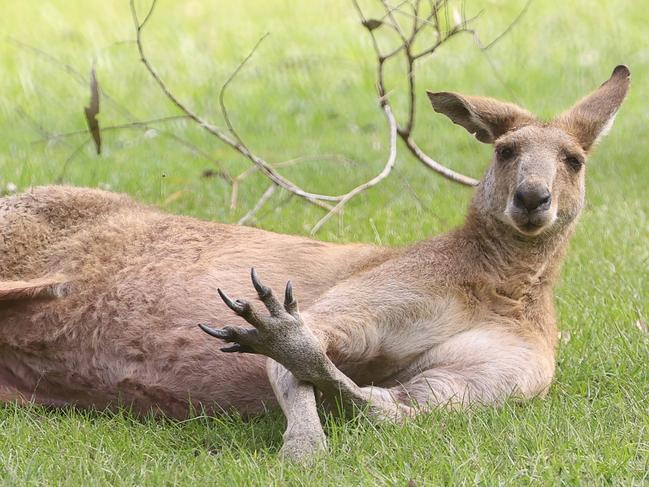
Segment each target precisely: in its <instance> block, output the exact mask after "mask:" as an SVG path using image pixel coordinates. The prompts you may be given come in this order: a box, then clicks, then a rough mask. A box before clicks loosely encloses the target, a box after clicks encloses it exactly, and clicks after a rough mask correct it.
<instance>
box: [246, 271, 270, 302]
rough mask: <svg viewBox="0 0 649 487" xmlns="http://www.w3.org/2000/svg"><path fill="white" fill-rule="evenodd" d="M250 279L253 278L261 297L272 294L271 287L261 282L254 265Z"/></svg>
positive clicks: (253, 283)
mask: <svg viewBox="0 0 649 487" xmlns="http://www.w3.org/2000/svg"><path fill="white" fill-rule="evenodd" d="M250 279H251V280H252V285H253V286H255V289H256V290H257V294H258V295H259V297H260V298H265V297H266V296H268V295H269V294H270V289H269V288H268V287H266V286H264V285H263V284H262V283H261V281H260V280H259V276H258V275H257V271H255V268H254V267H252V268H251V269H250Z"/></svg>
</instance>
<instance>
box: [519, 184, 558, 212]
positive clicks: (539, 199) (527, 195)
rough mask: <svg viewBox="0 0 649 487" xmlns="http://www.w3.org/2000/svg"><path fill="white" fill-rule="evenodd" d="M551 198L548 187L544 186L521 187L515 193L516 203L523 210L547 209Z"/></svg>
mask: <svg viewBox="0 0 649 487" xmlns="http://www.w3.org/2000/svg"><path fill="white" fill-rule="evenodd" d="M551 200H552V196H551V195H550V192H549V191H548V189H547V188H542V187H534V188H530V187H519V188H518V189H517V190H516V193H514V205H515V206H516V207H517V208H520V209H521V210H527V211H537V210H539V211H541V210H547V209H548V208H549V206H550V201H551Z"/></svg>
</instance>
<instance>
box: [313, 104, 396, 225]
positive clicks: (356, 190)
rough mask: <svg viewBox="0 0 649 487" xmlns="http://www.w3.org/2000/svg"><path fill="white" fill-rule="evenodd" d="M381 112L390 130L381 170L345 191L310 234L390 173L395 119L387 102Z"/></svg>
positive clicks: (392, 163) (392, 162) (394, 160)
mask: <svg viewBox="0 0 649 487" xmlns="http://www.w3.org/2000/svg"><path fill="white" fill-rule="evenodd" d="M383 112H384V113H385V116H386V118H387V120H388V125H389V130H390V149H389V151H388V158H387V160H386V162H385V166H383V170H381V172H380V173H379V174H377V175H376V176H374V177H373V178H372V179H370V180H369V181H366V182H365V183H363V184H360V185H358V186H356V187H355V188H354V189H352V190H351V191H350V192H349V193H347V194H346V195H345V197H344V198H343V199H342V200H340V202H339V203H338V204H337V205H336V206H334V207H333V208H332V209H331V211H329V213H327V214H326V215H325V216H323V217H322V218H321V219H320V220H319V221H318V222H317V223H316V224H315V225H314V226H313V228H312V229H311V235H314V234H315V233H317V232H318V230H320V228H321V227H322V225H324V224H325V223H327V221H329V219H330V218H331V217H332V216H333V215H335V214H336V213H338V212H339V211H340V209H341V208H342V207H343V206H344V205H345V204H346V203H347V202H348V201H349V200H351V199H352V198H353V197H354V196H356V195H357V194H359V193H361V192H363V191H365V190H366V189H369V188H371V187H372V186H376V185H377V184H378V183H380V182H381V181H383V180H384V179H385V178H387V177H388V176H389V175H390V172H391V171H392V168H394V164H395V163H396V161H397V121H396V120H395V119H394V115H393V114H392V109H391V108H390V105H388V104H385V105H383Z"/></svg>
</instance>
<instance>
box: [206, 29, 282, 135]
mask: <svg viewBox="0 0 649 487" xmlns="http://www.w3.org/2000/svg"><path fill="white" fill-rule="evenodd" d="M269 35H270V33H269V32H266V33H265V34H264V35H263V36H261V37H260V38H259V40H258V41H257V43H256V44H255V45H254V46H253V48H252V49H251V50H250V52H249V53H248V55H247V56H246V57H245V58H243V60H242V61H241V62H240V63H239V65H238V66H237V67H236V69H235V70H234V71H232V73H230V76H228V78H227V79H226V80H225V83H223V85H221V90H220V91H219V105H221V113H222V114H223V119H224V120H225V124H226V125H227V126H228V130H229V131H230V133H231V134H232V136H233V137H234V138H235V139H237V142H239V143H240V144H241V145H244V143H243V141H242V140H241V137H239V134H238V133H237V131H236V130H235V129H234V126H233V125H232V122H231V121H230V114H229V112H228V108H227V107H226V105H225V92H226V91H227V89H228V86H230V83H232V81H233V80H234V78H236V76H237V74H239V71H241V69H242V68H243V67H244V66H245V65H246V63H247V62H248V61H249V60H250V58H252V56H253V55H254V54H255V52H256V51H257V48H258V47H259V46H260V45H261V43H262V42H264V39H266V37H268V36H269Z"/></svg>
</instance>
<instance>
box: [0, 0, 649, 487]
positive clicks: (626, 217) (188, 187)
mask: <svg viewBox="0 0 649 487" xmlns="http://www.w3.org/2000/svg"><path fill="white" fill-rule="evenodd" d="M394 3H396V2H394ZM2 6H3V8H2V15H1V16H0V32H2V34H3V38H2V40H1V41H0V72H1V73H2V74H1V75H0V134H1V135H0V186H1V187H2V188H6V185H7V183H12V184H15V185H16V186H17V188H18V190H23V189H25V188H26V187H28V186H30V185H35V184H46V183H52V182H54V181H56V180H61V181H63V182H65V183H69V184H74V185H79V186H93V187H96V186H102V187H106V186H109V187H111V188H112V189H113V190H115V191H122V192H126V193H129V194H130V195H132V196H134V197H135V198H137V199H140V200H143V201H147V202H151V203H154V204H156V205H158V206H160V207H162V208H164V209H165V210H167V211H170V212H174V213H180V214H187V215H193V216H197V217H200V218H205V219H216V220H220V221H229V222H236V221H237V220H238V219H239V218H240V217H241V216H242V215H243V214H245V212H246V211H247V210H248V209H249V208H250V207H251V206H252V205H253V204H254V202H255V201H256V199H257V198H258V197H259V196H260V195H261V194H262V193H263V191H264V190H265V188H266V186H267V183H266V181H265V180H264V179H263V178H261V177H258V176H253V177H250V178H248V179H247V180H246V181H245V182H244V184H243V185H242V188H241V190H240V193H241V194H240V199H239V205H238V207H237V208H236V209H235V210H231V209H230V204H229V202H230V194H229V188H228V187H227V186H226V185H225V184H224V183H223V182H221V181H219V180H218V179H217V178H205V177H202V176H201V175H202V173H203V172H204V171H205V170H207V169H214V168H215V164H216V163H215V162H214V161H215V160H216V161H218V163H219V164H220V165H221V167H223V168H226V169H227V170H229V171H233V173H236V172H237V171H240V170H243V169H244V168H245V167H247V163H246V162H245V161H244V160H242V159H241V158H240V157H238V156H236V155H235V154H233V153H232V152H231V151H229V150H228V149H227V148H225V147H224V146H222V145H220V144H219V143H218V142H216V141H215V140H213V139H212V138H210V137H209V136H208V135H207V134H206V133H205V132H204V131H201V130H200V129H198V128H196V127H194V126H192V125H191V124H190V123H187V122H185V121H173V122H168V123H166V124H163V125H158V126H157V129H158V130H157V131H154V130H142V129H128V130H122V131H112V132H105V133H104V153H103V154H102V156H101V157H98V156H97V155H96V154H95V153H94V150H93V147H92V146H91V145H90V144H85V145H81V144H83V142H84V140H86V138H87V135H83V134H82V135H78V136H74V137H69V138H64V139H57V140H54V141H49V142H43V141H42V138H43V134H44V133H46V132H49V133H63V132H69V131H75V130H83V129H84V128H85V126H86V125H85V120H84V115H83V107H84V106H85V105H86V104H87V102H88V86H87V74H88V72H89V70H90V67H91V65H92V63H93V59H94V60H95V62H96V70H97V76H98V78H99V81H100V83H101V85H102V87H103V88H104V90H105V92H107V93H108V94H109V96H110V99H106V98H104V99H102V112H101V115H100V122H101V124H102V125H103V126H108V125H111V124H117V123H123V122H129V121H132V120H134V119H136V118H137V119H141V120H146V119H151V118H157V117H162V116H167V115H176V114H178V112H177V111H176V110H175V109H174V108H173V106H170V104H169V103H168V102H167V101H166V99H165V98H164V96H163V95H162V94H161V93H160V91H159V90H158V89H157V87H156V86H155V85H154V83H153V82H152V80H151V79H150V78H149V77H148V75H147V73H146V72H145V71H144V68H143V66H142V65H141V64H140V62H139V60H138V57H137V53H136V49H135V46H134V44H133V43H131V42H123V41H128V40H129V39H133V37H134V34H133V25H132V22H131V19H130V14H129V9H128V3H127V2H126V1H125V0H122V1H119V2H106V1H99V0H86V1H80V0H52V1H48V2H41V1H36V0H26V1H22V2H17V1H12V2H9V1H5V2H2ZM523 6H524V2H522V1H519V0H517V1H505V0H467V2H466V6H465V7H466V9H467V15H469V16H470V15H471V14H474V13H477V12H478V11H480V10H483V13H482V16H481V17H480V18H479V19H478V20H477V21H476V24H475V27H476V29H477V30H478V31H479V32H480V34H481V37H482V38H483V40H484V41H489V40H490V39H493V38H494V37H495V36H496V35H498V33H499V32H500V31H501V30H502V29H503V28H504V27H506V26H507V25H508V24H509V22H510V21H511V19H512V18H514V17H515V16H516V14H517V12H518V11H520V9H521V8H522V7H523ZM141 7H142V8H145V7H146V4H145V2H142V4H141ZM647 25H649V9H647V8H646V6H644V5H642V2H634V1H631V0H626V1H625V0H609V1H606V2H604V1H593V0H575V1H571V2H562V3H561V4H560V5H558V4H557V3H556V2H552V1H550V0H533V2H532V3H531V5H530V7H529V9H528V10H527V12H526V14H525V15H524V17H523V18H522V19H521V20H520V22H518V23H517V24H516V25H515V26H514V28H513V29H512V30H511V31H510V32H509V33H508V34H507V36H505V37H504V38H502V39H501V40H500V41H499V42H498V43H497V44H495V45H494V46H493V47H492V48H491V49H490V50H489V51H488V52H487V53H486V54H485V53H484V52H481V51H480V50H478V49H477V48H476V47H475V45H474V44H473V41H472V39H471V38H470V37H469V36H458V37H456V38H454V39H453V40H452V41H451V42H449V43H448V44H447V45H445V46H444V47H443V48H442V49H441V50H440V51H438V52H437V53H436V54H435V56H434V57H433V58H431V59H429V60H428V61H427V62H425V63H424V64H422V65H421V70H420V71H419V82H420V87H419V95H423V90H424V89H426V88H428V89H433V90H454V91H462V92H466V93H473V94H485V95H489V96H493V97H497V98H502V99H508V100H511V101H515V102H517V103H520V104H522V105H524V106H526V107H527V108H529V109H530V110H532V111H533V112H535V113H538V114H540V115H541V116H545V117H550V116H552V115H553V114H555V113H557V112H559V111H561V110H562V109H564V108H566V107H567V106H569V105H570V104H571V103H573V102H574V101H575V100H576V99H578V98H579V97H581V96H582V95H584V94H586V93H587V92H588V91H590V90H591V89H593V88H595V87H596V86H598V85H599V83H601V82H603V81H604V80H605V79H607V78H608V76H609V75H610V72H611V70H612V69H613V67H614V66H615V65H616V64H619V63H626V64H628V65H629V66H630V68H631V71H632V77H633V80H634V81H633V84H632V88H631V92H630V95H629V97H628V99H627V101H626V102H625V104H624V105H623V107H622V109H621V111H620V114H619V115H618V117H617V121H616V125H615V126H614V128H613V130H612V133H611V134H610V135H609V136H608V137H607V138H606V139H605V140H604V141H603V142H602V143H601V147H600V148H599V149H597V150H596V152H595V154H594V155H593V157H592V158H591V160H590V162H589V167H588V205H587V208H586V209H585V211H584V214H583V217H582V220H581V224H580V226H579V230H578V232H577V234H576V236H575V238H574V240H573V242H572V244H571V249H570V252H569V256H568V259H567V262H566V264H565V266H564V269H563V274H562V280H561V283H560V286H559V287H558V289H557V293H556V301H557V306H558V313H559V318H560V327H561V329H562V341H561V345H560V350H559V355H558V361H559V364H558V370H557V376H556V381H555V384H554V386H553V388H552V390H551V392H550V394H549V396H548V397H547V398H546V399H545V400H535V401H532V402H531V403H528V404H525V405H516V404H509V405H506V406H505V407H504V408H502V409H498V410H493V409H481V410H475V411H470V412H442V411H438V412H434V413H431V414H429V415H426V416H424V417H420V418H417V419H416V420H413V421H412V422H409V423H408V424H406V425H404V426H394V425H381V426H377V425H373V424H371V423H370V422H368V421H366V420H364V419H362V418H360V419H358V420H356V421H343V420H339V419H332V418H327V419H326V428H325V430H326V432H327V434H328V436H329V442H330V454H329V455H328V456H326V457H324V458H322V459H320V460H319V461H317V462H316V463H315V464H314V465H312V466H310V467H301V466H298V465H292V464H289V463H285V462H282V461H281V460H280V458H279V457H278V456H277V451H278V450H279V447H280V446H281V434H282V430H283V427H284V421H283V419H282V417H281V416H280V415H279V414H276V413H272V414H269V415H267V416H263V417H260V418H256V419H253V420H251V421H247V422H244V421H242V420H240V419H238V418H236V417H224V418H198V419H194V420H190V421H185V422H174V421H159V420H153V419H137V418H133V417H131V416H129V414H128V413H126V412H124V413H121V414H116V415H115V414H101V413H87V412H74V411H64V412H61V411H49V410H44V409H41V408H38V407H31V408H26V409H23V408H16V407H14V406H11V405H9V406H3V407H2V408H0V484H3V485H5V484H6V485H21V486H22V485H45V484H50V485H78V484H85V485H166V484H176V483H178V484H183V483H187V484H189V483H196V484H197V485H201V484H208V485H235V484H241V485H251V484H252V485H286V484H291V485H293V484H295V485H319V484H322V485H407V483H408V481H409V480H410V479H414V480H415V482H416V485H440V484H454V485H455V484H466V485H473V484H484V485H495V484H510V483H512V484H531V483H535V484H536V483H537V482H540V483H541V484H545V485H557V484H570V485H575V484H583V485H594V484H614V485H620V484H624V485H647V484H649V473H648V472H649V406H648V405H649V402H648V401H649V400H648V399H647V397H648V396H649V372H648V371H649V368H648V364H649V333H648V332H647V323H648V322H649V202H648V201H649V200H648V199H647V186H649V163H648V161H647V154H649V137H647V127H649V111H648V110H647V86H648V85H647V81H646V80H647V77H649V47H648V44H647ZM265 32H270V33H271V35H270V36H269V37H268V38H267V39H266V40H265V41H264V43H263V44H262V46H261V47H260V49H259V51H258V52H257V53H256V56H255V58H254V59H253V60H252V62H251V63H250V64H249V65H248V66H247V67H246V69H245V70H244V71H243V72H242V73H241V75H240V77H239V78H238V80H237V82H236V83H235V84H234V85H233V86H232V87H231V91H230V92H229V97H228V100H229V105H230V110H231V113H232V118H233V120H234V122H235V123H236V124H237V127H238V128H239V132H240V133H241V134H244V136H245V138H246V139H247V141H248V142H249V145H250V146H252V147H253V148H254V150H255V151H257V152H258V153H259V154H261V155H263V156H265V157H266V158H267V159H268V160H269V161H271V162H280V161H284V160H288V159H291V158H294V157H297V156H303V155H317V154H340V155H343V156H345V157H346V158H349V159H352V160H353V161H356V162H355V163H352V162H340V161H334V160H313V161H309V162H305V163H302V164H299V165H295V166H292V167H287V168H285V169H282V172H283V174H285V175H286V176H288V177H290V178H291V179H293V180H294V181H296V182H298V183H299V184H301V185H302V186H305V187H307V188H309V189H312V190H316V191H321V192H331V193H333V192H340V191H342V190H344V189H345V188H349V187H351V186H352V185H353V184H354V183H355V182H360V181H362V180H365V179H368V178H369V177H371V176H372V175H373V174H375V173H376V172H378V171H379V170H380V168H381V167H382V164H383V161H384V157H385V151H386V148H387V147H386V142H387V138H386V126H385V121H384V118H383V115H382V113H381V111H380V110H379V109H378V108H377V104H376V100H375V90H374V57H373V53H372V50H371V44H370V42H369V38H368V36H367V33H366V32H365V31H364V30H363V29H362V27H360V26H359V24H358V21H357V17H356V15H355V12H354V10H353V7H352V5H351V3H350V2H347V1H342V0H336V1H332V0H310V1H308V2H307V1H301V2H296V1H290V0H266V1H262V0H245V1H238V2H234V1H227V2H225V1H224V2H207V1H204V2H200V1H198V0H191V1H185V2H171V1H169V0H161V1H160V4H159V5H158V8H157V10H156V13H155V15H154V16H153V17H152V19H151V21H150V23H149V24H148V26H147V30H146V31H145V42H146V45H147V47H148V53H149V56H150V57H151V60H152V61H153V62H154V64H155V65H156V66H157V67H158V69H159V71H160V73H161V75H162V76H163V77H164V78H165V79H166V80H167V82H168V83H169V85H170V86H171V87H172V89H173V90H174V91H175V92H176V93H177V94H178V95H179V96H180V97H181V98H182V99H183V100H185V101H186V102H187V104H189V105H191V106H192V107H194V109H195V110H196V111H197V112H199V113H201V114H203V115H204V116H205V117H207V118H209V119H211V120H213V121H214V122H215V123H222V119H221V117H220V115H219V105H218V93H219V88H220V86H221V84H222V83H223V82H224V80H225V79H226V78H227V76H228V75H229V73H230V72H231V71H232V70H233V69H234V67H235V66H236V65H237V63H238V62H239V60H240V59H241V58H243V57H244V56H245V55H246V54H247V52H248V51H249V50H250V48H251V47H252V46H253V45H254V43H255V42H256V41H257V39H258V38H259V37H260V36H261V35H263V34H264V33H265ZM5 36H7V37H5ZM19 43H24V44H27V45H30V46H33V47H35V48H38V49H42V50H43V51H45V52H46V53H48V54H49V55H51V56H54V57H56V58H58V59H59V60H60V62H57V63H54V62H52V61H51V60H49V59H48V58H46V57H45V56H44V55H43V54H42V53H41V54H38V53H36V52H34V51H33V50H30V49H28V48H25V47H24V46H23V47H20V44H19ZM62 63H63V64H62ZM64 65H65V66H64ZM66 66H67V67H66ZM72 69H73V70H76V71H78V72H80V73H81V78H82V79H81V80H79V79H78V77H77V76H76V75H75V74H74V73H71V70H72ZM400 93H402V90H401V91H399V87H397V90H396V91H395V94H394V96H395V97H396V98H397V101H399V96H400ZM111 100H114V102H111ZM419 105H420V106H418V109H419V119H418V126H417V128H416V138H417V140H418V142H419V144H420V145H421V146H423V147H424V148H425V149H426V150H427V151H428V152H429V153H430V154H431V155H432V156H433V157H434V158H436V159H437V160H438V161H440V162H442V163H445V164H447V165H448V166H449V167H452V168H453V169H455V170H458V171H461V172H463V173H465V174H468V175H472V176H474V177H479V176H480V174H481V172H482V171H483V170H484V168H485V167H486V164H487V162H488V160H489V157H490V148H489V147H488V146H484V145H481V144H480V143H478V142H477V141H475V140H472V138H471V137H469V136H468V135H467V134H466V133H465V132H464V131H463V130H462V129H461V128H459V127H457V126H454V125H452V124H451V123H450V122H448V121H447V120H446V119H445V118H444V117H442V116H440V115H436V114H434V113H433V111H432V109H430V107H429V106H427V101H426V100H424V97H423V96H420V104H419ZM397 107H399V104H398V103H397ZM402 115H403V114H402V113H401V114H400V116H402ZM169 134H174V135H175V136H177V137H182V138H183V139H186V140H188V141H190V142H191V143H192V144H194V145H196V146H199V147H201V148H202V149H203V150H204V151H205V153H206V154H195V153H193V152H192V151H191V150H188V148H187V147H186V146H183V145H181V144H179V143H178V142H177V141H176V140H173V139H172V138H171V137H170V136H169ZM79 147H81V148H79ZM470 196H471V190H470V189H467V188H465V187H461V186H459V185H457V184H454V183H450V182H448V181H446V180H444V179H442V178H440V177H439V176H437V175H435V174H433V173H432V172H430V171H429V170H427V169H426V168H424V167H422V165H421V164H420V163H418V162H417V161H415V160H414V159H412V158H411V157H409V156H408V155H407V153H406V150H405V149H404V148H403V147H400V153H399V156H398V161H397V166H396V169H395V171H394V173H393V174H392V175H391V176H390V178H389V179H388V180H387V181H385V182H384V183H383V184H382V185H381V186H380V187H378V188H374V189H372V190H371V191H368V192H367V193H364V194H362V195H361V196H359V197H358V198H356V199H355V200H353V201H352V202H351V203H350V204H349V205H348V207H347V209H346V211H345V213H344V215H343V216H342V217H341V218H334V219H332V220H331V221H330V222H329V223H328V224H327V225H326V226H325V227H324V228H323V230H322V231H321V232H320V233H319V234H318V238H321V239H326V240H332V241H341V242H352V241H365V242H375V243H381V244H385V245H404V244H408V243H410V242H414V241H417V240H419V239H422V238H425V237H427V236H429V235H431V234H435V233H439V232H443V231H447V230H449V229H451V228H453V227H454V226H456V225H457V224H459V223H460V222H461V221H462V219H463V216H464V209H465V208H466V206H467V203H468V201H469V198H470ZM321 215H322V213H321V212H320V210H318V209H316V208H314V207H312V206H309V205H306V204H305V203H303V202H301V201H298V199H297V198H291V199H288V198H287V195H286V194H282V193H281V192H280V193H278V194H275V195H274V197H273V200H272V201H271V202H270V204H269V205H268V206H267V209H266V210H263V211H262V212H261V213H260V214H259V219H258V221H257V224H258V225H260V226H262V227H263V228H267V229H272V230H276V231H281V232H289V233H301V234H306V233H308V230H309V228H310V226H311V225H312V224H313V223H314V222H315V221H316V220H317V219H318V218H319V217H320V216H321ZM0 231H1V229H0Z"/></svg>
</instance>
